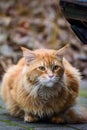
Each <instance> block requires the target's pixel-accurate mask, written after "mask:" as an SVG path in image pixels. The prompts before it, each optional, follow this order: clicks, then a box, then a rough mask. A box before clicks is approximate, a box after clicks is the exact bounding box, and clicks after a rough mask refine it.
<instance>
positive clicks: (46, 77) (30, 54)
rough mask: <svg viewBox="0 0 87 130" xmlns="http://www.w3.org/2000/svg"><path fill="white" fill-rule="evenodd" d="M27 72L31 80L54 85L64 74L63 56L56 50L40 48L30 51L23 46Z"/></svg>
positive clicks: (44, 84) (43, 84)
mask: <svg viewBox="0 0 87 130" xmlns="http://www.w3.org/2000/svg"><path fill="white" fill-rule="evenodd" d="M23 52H24V57H25V61H26V74H27V78H28V79H29V81H30V82H32V83H36V84H39V85H42V86H46V87H53V86H54V85H55V84H56V83H58V82H59V81H60V80H61V78H62V77H63V74H64V68H63V64H62V56H61V53H60V52H57V51H56V50H47V49H39V50H35V51H30V50H28V49H25V48H23Z"/></svg>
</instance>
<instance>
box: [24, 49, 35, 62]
mask: <svg viewBox="0 0 87 130" xmlns="http://www.w3.org/2000/svg"><path fill="white" fill-rule="evenodd" d="M21 50H22V52H23V56H24V58H25V61H26V63H27V64H29V63H30V62H31V61H33V60H35V59H36V55H35V54H34V52H33V51H31V50H29V49H27V48H25V47H21Z"/></svg>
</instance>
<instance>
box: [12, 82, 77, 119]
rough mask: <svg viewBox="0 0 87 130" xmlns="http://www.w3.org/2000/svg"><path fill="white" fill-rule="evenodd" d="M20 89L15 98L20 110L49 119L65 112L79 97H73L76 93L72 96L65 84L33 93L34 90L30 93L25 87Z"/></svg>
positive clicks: (43, 88)
mask: <svg viewBox="0 0 87 130" xmlns="http://www.w3.org/2000/svg"><path fill="white" fill-rule="evenodd" d="M20 87H21V86H20ZM20 87H18V89H17V92H16V93H15V94H17V95H15V96H14V97H16V99H15V100H16V101H17V103H18V104H19V106H20V108H21V109H23V110H24V111H26V112H28V113H32V114H33V115H38V116H39V117H44V116H48V117H49V116H52V115H53V114H55V113H60V112H62V111H64V110H65V109H66V108H67V107H69V106H70V105H72V104H73V103H74V102H75V98H76V96H77V95H76V96H75V95H74V96H72V94H74V93H71V94H70V93H69V90H68V89H67V87H65V84H64V83H62V84H60V85H58V84H56V86H54V88H50V89H49V88H47V87H41V88H40V89H38V90H37V91H33V88H32V89H31V90H30V92H27V91H26V89H25V88H24V87H22V88H20ZM34 87H35V86H34ZM32 91H33V92H32ZM11 94H13V93H11Z"/></svg>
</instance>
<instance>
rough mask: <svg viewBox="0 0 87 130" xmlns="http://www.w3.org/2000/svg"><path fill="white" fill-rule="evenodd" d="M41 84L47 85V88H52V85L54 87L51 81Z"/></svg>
mask: <svg viewBox="0 0 87 130" xmlns="http://www.w3.org/2000/svg"><path fill="white" fill-rule="evenodd" d="M43 86H45V87H48V88H52V87H54V83H53V82H48V83H46V84H43Z"/></svg>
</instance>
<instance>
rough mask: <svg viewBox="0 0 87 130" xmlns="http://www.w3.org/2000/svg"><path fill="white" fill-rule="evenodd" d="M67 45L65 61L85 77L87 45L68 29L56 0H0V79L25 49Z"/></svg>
mask: <svg viewBox="0 0 87 130" xmlns="http://www.w3.org/2000/svg"><path fill="white" fill-rule="evenodd" d="M67 43H69V44H70V48H69V49H68V52H67V53H66V57H67V58H68V60H69V61H70V62H71V63H72V64H73V66H76V67H77V68H78V69H80V71H81V73H82V76H83V78H85V79H86V78H87V45H83V44H82V43H81V42H80V41H79V39H78V38H77V37H76V36H75V34H74V33H73V32H72V30H71V28H70V25H69V24H68V22H67V21H66V20H65V18H64V16H63V14H62V13H61V10H60V7H59V1H58V0H44V1H43V0H0V80H1V78H2V76H3V73H4V72H5V71H6V70H7V68H8V67H9V66H10V65H12V64H13V63H16V62H17V61H18V59H19V58H20V57H22V53H21V50H20V46H24V47H27V48H29V49H32V50H33V49H37V48H43V47H45V48H53V49H59V48H61V47H63V46H64V45H66V44H67Z"/></svg>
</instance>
